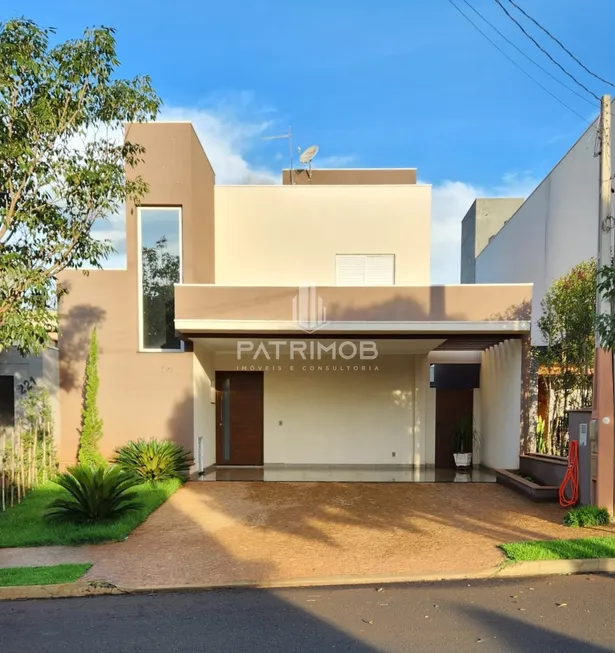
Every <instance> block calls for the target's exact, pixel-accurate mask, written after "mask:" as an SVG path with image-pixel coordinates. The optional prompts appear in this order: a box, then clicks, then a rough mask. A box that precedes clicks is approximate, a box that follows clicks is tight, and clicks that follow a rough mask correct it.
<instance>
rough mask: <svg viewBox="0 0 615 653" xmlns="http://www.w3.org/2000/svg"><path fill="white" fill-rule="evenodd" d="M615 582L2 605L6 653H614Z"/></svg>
mask: <svg viewBox="0 0 615 653" xmlns="http://www.w3.org/2000/svg"><path fill="white" fill-rule="evenodd" d="M614 608H615V576H568V577H566V576H564V577H551V578H544V579H532V580H522V581H499V580H498V581H477V582H471V583H429V584H422V585H407V586H396V587H389V586H387V587H384V588H382V589H381V590H379V589H378V588H375V587H365V588H335V589H301V590H279V591H265V590H254V591H252V590H250V591H247V590H246V591H244V590H241V591H238V590H232V591H212V592H201V593H186V594H158V595H151V596H102V597H91V598H87V599H60V600H47V601H22V602H10V603H9V602H5V603H0V651H2V653H13V652H15V653H30V652H33V653H34V652H36V653H46V652H47V651H53V652H54V653H56V652H59V651H62V652H66V653H98V652H99V651H100V652H101V653H102V652H104V653H115V652H116V651H122V652H131V653H138V652H140V651H143V652H147V653H158V652H162V651H164V652H165V653H170V652H173V651H178V652H181V653H191V652H193V651H195V652H196V651H198V652H211V651H215V652H218V651H220V652H222V651H228V652H229V653H231V652H232V653H244V652H245V653H254V652H259V651H281V652H284V653H291V652H295V651H296V652H301V653H316V652H318V653H320V652H322V651H336V652H340V651H353V652H357V653H374V652H376V651H380V652H382V651H387V652H395V653H397V652H402V651H404V652H407V651H412V652H414V651H420V652H423V651H424V652H425V653H441V652H442V653H446V652H448V651H450V652H451V653H465V652H466V651H472V652H476V651H485V652H486V651H490V652H491V651H502V652H503V651H506V652H514V651H530V652H531V653H551V652H553V653H568V652H570V653H582V652H587V653H603V652H606V651H615V610H614Z"/></svg>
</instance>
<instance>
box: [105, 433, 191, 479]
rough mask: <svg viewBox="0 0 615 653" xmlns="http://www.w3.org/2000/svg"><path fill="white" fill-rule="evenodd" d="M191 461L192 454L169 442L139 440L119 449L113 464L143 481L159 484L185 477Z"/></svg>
mask: <svg viewBox="0 0 615 653" xmlns="http://www.w3.org/2000/svg"><path fill="white" fill-rule="evenodd" d="M190 459H191V454H190V452H187V451H186V450H185V449H184V448H183V447H181V446H180V445H178V444H175V443H174V442H170V441H169V440H149V441H146V440H137V441H136V442H132V441H131V442H128V443H127V444H126V445H124V446H123V447H119V448H118V449H117V450H116V452H115V457H114V459H113V462H115V463H116V464H118V465H119V466H120V467H122V468H123V469H125V470H127V471H129V472H131V473H133V474H136V475H137V476H138V477H139V478H140V479H141V480H143V481H149V482H157V481H163V480H166V479H169V478H180V477H182V476H184V475H185V473H186V472H187V471H188V470H189V469H190Z"/></svg>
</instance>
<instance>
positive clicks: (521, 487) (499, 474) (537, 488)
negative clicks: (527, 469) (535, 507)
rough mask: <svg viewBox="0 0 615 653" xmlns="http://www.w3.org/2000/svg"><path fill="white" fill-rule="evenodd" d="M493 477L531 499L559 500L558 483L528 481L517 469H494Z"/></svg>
mask: <svg viewBox="0 0 615 653" xmlns="http://www.w3.org/2000/svg"><path fill="white" fill-rule="evenodd" d="M495 477H496V479H497V482H498V483H501V484H502V485H504V486H506V487H508V488H510V489H511V490H514V491H515V492H518V493H519V494H522V495H523V496H525V497H527V498H528V499H531V500H532V501H536V502H538V503H540V502H547V501H558V500H559V486H558V485H540V484H539V483H536V482H534V479H532V480H531V481H529V480H528V479H526V478H524V477H523V476H522V475H521V472H519V471H518V470H515V471H513V470H509V469H496V470H495Z"/></svg>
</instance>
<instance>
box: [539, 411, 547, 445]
mask: <svg viewBox="0 0 615 653" xmlns="http://www.w3.org/2000/svg"><path fill="white" fill-rule="evenodd" d="M545 426H546V424H545V420H544V418H543V417H542V416H541V415H538V417H537V418H536V453H547V441H546V437H545Z"/></svg>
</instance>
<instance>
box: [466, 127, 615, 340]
mask: <svg viewBox="0 0 615 653" xmlns="http://www.w3.org/2000/svg"><path fill="white" fill-rule="evenodd" d="M595 134H596V130H595V127H594V126H592V127H590V128H589V129H588V130H587V131H586V132H585V134H583V136H582V137H581V138H580V139H579V140H578V141H577V143H575V145H574V146H573V147H572V149H571V150H570V151H569V152H568V153H567V154H566V156H565V157H564V158H563V159H562V160H561V161H560V162H559V163H558V164H557V166H556V167H555V168H554V169H553V170H552V171H551V173H550V174H549V175H548V176H547V177H546V178H545V179H544V180H543V182H542V183H541V184H540V185H539V186H538V188H537V189H536V190H535V191H534V192H533V193H532V195H531V196H530V197H529V198H528V199H527V200H526V201H525V203H524V204H523V205H522V206H521V208H520V209H519V210H518V211H517V212H516V213H515V215H514V216H513V217H512V218H511V219H510V220H509V221H508V223H507V224H506V225H505V226H504V227H503V228H502V229H501V230H500V232H499V233H498V234H497V236H496V237H495V238H494V239H493V240H492V241H491V243H490V244H489V245H488V246H487V247H486V248H485V249H484V250H483V251H482V252H481V254H480V255H479V256H478V259H477V261H476V282H477V283H519V282H524V283H533V284H534V293H533V304H532V316H533V324H532V342H533V344H542V338H541V336H540V331H539V329H538V326H537V320H538V318H539V317H540V315H541V309H540V305H541V301H542V299H543V298H544V295H545V292H546V290H547V289H548V287H549V285H550V284H551V283H552V282H553V281H554V280H555V279H557V278H559V277H560V276H562V275H563V274H565V273H566V272H568V270H570V268H571V267H573V266H574V265H576V264H577V263H579V262H581V261H584V260H587V259H589V258H591V257H592V256H595V255H596V248H597V241H598V231H597V229H598V227H597V224H598V159H597V158H596V157H594V144H595ZM614 152H615V149H614ZM614 160H615V159H614Z"/></svg>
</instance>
